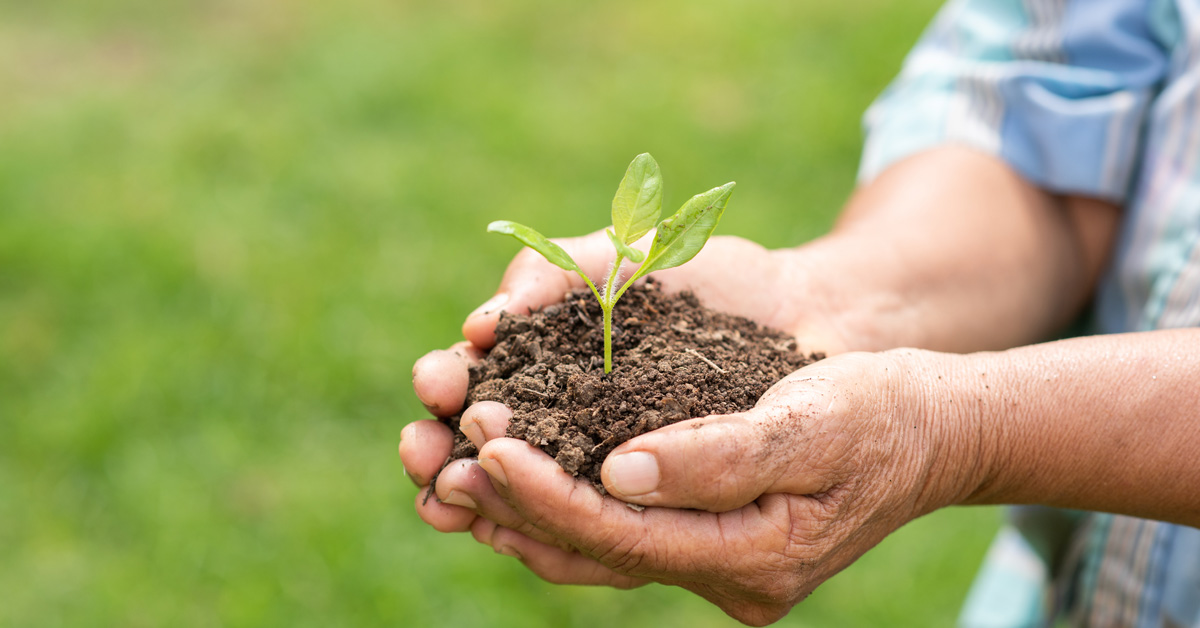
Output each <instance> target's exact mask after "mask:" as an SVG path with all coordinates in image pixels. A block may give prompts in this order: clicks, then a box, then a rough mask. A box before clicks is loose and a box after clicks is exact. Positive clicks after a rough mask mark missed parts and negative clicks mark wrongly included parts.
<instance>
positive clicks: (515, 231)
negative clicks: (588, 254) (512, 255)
mask: <svg viewBox="0 0 1200 628" xmlns="http://www.w3.org/2000/svg"><path fill="white" fill-rule="evenodd" d="M487 230H488V232H489V233H503V234H505V235H510V236H512V237H514V238H516V239H518V240H520V241H521V242H523V243H524V244H525V246H527V247H529V248H531V249H533V250H535V251H537V252H538V253H541V254H542V257H544V258H546V259H547V260H549V261H550V263H551V264H554V265H555V266H558V267H559V268H562V269H563V270H573V271H575V272H577V273H579V274H580V275H582V274H583V272H582V271H580V270H579V264H576V263H575V260H573V259H571V256H570V255H567V252H566V251H564V250H563V248H562V247H561V246H559V245H557V244H555V243H553V242H551V241H550V240H547V239H546V236H544V235H542V234H540V233H538V232H537V231H535V230H533V229H531V228H529V227H526V226H525V225H522V224H519V223H515V222H512V221H510V220H497V221H495V222H493V223H491V224H489V225H488V226H487Z"/></svg>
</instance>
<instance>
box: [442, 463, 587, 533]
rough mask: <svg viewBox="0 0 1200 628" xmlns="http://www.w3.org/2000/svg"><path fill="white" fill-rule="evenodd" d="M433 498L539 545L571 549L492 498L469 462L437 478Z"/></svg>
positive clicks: (449, 468) (493, 492) (453, 465)
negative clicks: (460, 508)
mask: <svg viewBox="0 0 1200 628" xmlns="http://www.w3.org/2000/svg"><path fill="white" fill-rule="evenodd" d="M437 496H438V499H440V500H442V502H443V503H446V504H451V505H455V506H462V507H463V508H467V509H468V510H471V511H473V512H475V513H476V514H478V515H479V516H480V517H482V518H484V519H487V520H489V521H492V522H493V523H496V524H499V525H501V526H504V527H505V528H509V529H511V530H515V531H517V532H520V533H522V534H525V535H527V536H529V537H531V538H533V539H535V540H537V541H539V542H542V543H546V544H549V545H558V546H561V547H562V548H563V549H571V546H570V545H569V544H567V543H565V542H563V541H560V540H558V539H555V538H554V537H552V536H550V535H549V534H546V533H545V532H543V531H542V530H539V529H537V528H535V527H534V526H532V525H531V524H530V523H529V522H528V521H526V520H525V519H524V518H522V517H521V515H519V514H517V512H516V511H515V510H513V509H512V506H509V505H508V504H507V503H506V502H505V501H504V500H503V499H502V498H501V497H500V496H499V495H497V494H496V489H495V488H493V487H492V483H491V482H490V481H489V479H488V474H487V473H485V472H484V471H483V469H481V468H480V467H479V464H478V463H477V462H476V461H475V460H473V459H463V460H456V461H454V462H452V463H450V464H449V465H447V466H446V468H445V469H443V470H442V472H441V473H440V474H439V475H438V478H437Z"/></svg>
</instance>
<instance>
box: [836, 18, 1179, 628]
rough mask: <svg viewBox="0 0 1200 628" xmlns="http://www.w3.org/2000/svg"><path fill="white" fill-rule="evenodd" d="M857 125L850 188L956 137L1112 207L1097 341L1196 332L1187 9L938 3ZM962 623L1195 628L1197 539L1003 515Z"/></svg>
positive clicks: (1049, 184)
mask: <svg viewBox="0 0 1200 628" xmlns="http://www.w3.org/2000/svg"><path fill="white" fill-rule="evenodd" d="M865 125H866V128H867V131H868V135H867V141H866V147H865V149H864V153H863V161H862V165H861V169H860V173H859V178H860V181H863V182H865V181H868V180H870V179H871V178H873V177H874V176H876V175H877V174H878V173H879V172H881V171H882V170H883V169H885V168H887V167H888V166H889V165H890V164H892V163H893V162H895V161H897V160H899V159H901V158H904V157H906V156H908V155H911V154H913V153H915V152H918V151H920V150H924V149H926V148H930V147H933V146H937V145H942V144H946V143H955V144H961V145H966V146H970V147H973V148H975V149H977V150H981V151H985V152H987V153H989V154H993V155H996V156H998V157H1000V158H1002V159H1004V160H1005V162H1006V163H1008V164H1009V165H1010V166H1012V167H1013V168H1014V169H1015V170H1017V171H1018V172H1020V173H1021V174H1022V175H1023V176H1024V177H1025V178H1027V179H1028V180H1029V181H1031V182H1033V183H1035V184H1037V185H1039V186H1041V187H1042V188H1044V189H1047V190H1050V191H1052V192H1057V193H1063V194H1078V195H1084V196H1092V197H1098V198H1104V199H1108V200H1112V201H1115V202H1119V203H1122V204H1123V205H1124V206H1125V208H1126V211H1125V218H1124V221H1125V222H1124V224H1123V226H1122V230H1121V237H1120V240H1119V242H1118V247H1117V251H1116V256H1115V260H1114V263H1113V266H1112V269H1111V270H1110V272H1109V273H1108V274H1107V276H1106V277H1105V278H1104V279H1103V281H1102V283H1101V286H1100V289H1099V291H1098V296H1097V300H1096V306H1095V321H1096V323H1095V324H1096V329H1095V331H1096V332H1097V333H1115V332H1122V331H1134V330H1151V329H1163V328H1171V327H1191V326H1200V246H1197V244H1198V243H1200V0H952V1H951V2H949V3H948V4H947V5H946V6H945V7H944V8H943V9H942V10H941V12H940V13H939V14H938V16H937V18H936V20H935V21H934V23H933V24H932V25H931V26H930V28H929V29H928V30H927V31H926V33H925V35H924V36H923V37H922V39H921V41H920V42H918V44H917V46H916V47H915V48H914V49H913V51H912V53H911V54H910V55H909V57H908V59H907V60H906V62H905V65H904V69H903V70H902V72H901V74H900V76H899V77H898V78H897V79H896V80H895V81H894V82H893V84H892V85H890V86H889V87H888V89H887V90H886V91H885V92H884V94H883V95H882V96H880V98H879V99H878V100H877V101H876V103H875V104H874V105H872V106H871V108H870V109H869V110H868V111H867V114H866V118H865ZM959 623H960V625H962V626H966V627H968V628H985V627H995V628H1015V627H1037V626H1050V625H1062V624H1063V623H1065V624H1066V625H1070V626H1121V627H1125V626H1136V627H1147V628H1148V627H1155V628H1157V627H1171V628H1200V530H1197V529H1194V528H1187V527H1182V526H1177V525H1171V524H1166V523H1161V522H1154V521H1146V520H1141V519H1135V518H1132V517H1123V516H1114V515H1108V514H1099V513H1073V512H1066V511H1058V510H1053V509H1048V508H1040V507H1018V508H1013V509H1011V510H1010V512H1009V521H1008V522H1007V523H1006V525H1005V526H1004V527H1003V529H1002V530H1001V532H1000V534H999V535H998V536H997V538H996V540H995V542H994V543H993V545H992V547H991V549H990V550H989V552H988V555H987V557H986V558H985V561H984V565H983V567H982V569H981V570H980V574H979V576H978V577H977V579H976V581H975V583H974V585H973V586H972V589H971V592H970V594H969V596H968V598H967V602H966V604H965V607H964V609H963V613H962V615H961V617H960V620H959Z"/></svg>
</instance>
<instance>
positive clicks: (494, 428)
mask: <svg viewBox="0 0 1200 628" xmlns="http://www.w3.org/2000/svg"><path fill="white" fill-rule="evenodd" d="M510 419H512V410H509V409H508V406H506V405H504V404H502V403H499V402H496V401H480V402H479V403H476V404H472V405H471V407H469V408H467V409H466V410H465V411H463V415H462V419H461V420H460V421H459V424H458V428H459V429H460V430H462V433H463V434H465V435H466V437H467V438H468V439H469V440H470V441H471V443H472V444H474V445H475V448H476V449H478V448H480V447H483V444H484V443H486V442H488V441H489V440H492V439H493V438H502V437H503V436H504V433H505V432H506V431H507V430H508V421H509V420H510Z"/></svg>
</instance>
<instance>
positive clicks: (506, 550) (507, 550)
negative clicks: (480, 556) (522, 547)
mask: <svg viewBox="0 0 1200 628" xmlns="http://www.w3.org/2000/svg"><path fill="white" fill-rule="evenodd" d="M496 553H497V554H504V555H505V556H512V557H513V558H515V559H517V560H525V557H524V556H521V552H518V551H517V550H516V548H514V547H513V546H511V545H501V546H500V547H497V548H496Z"/></svg>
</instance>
